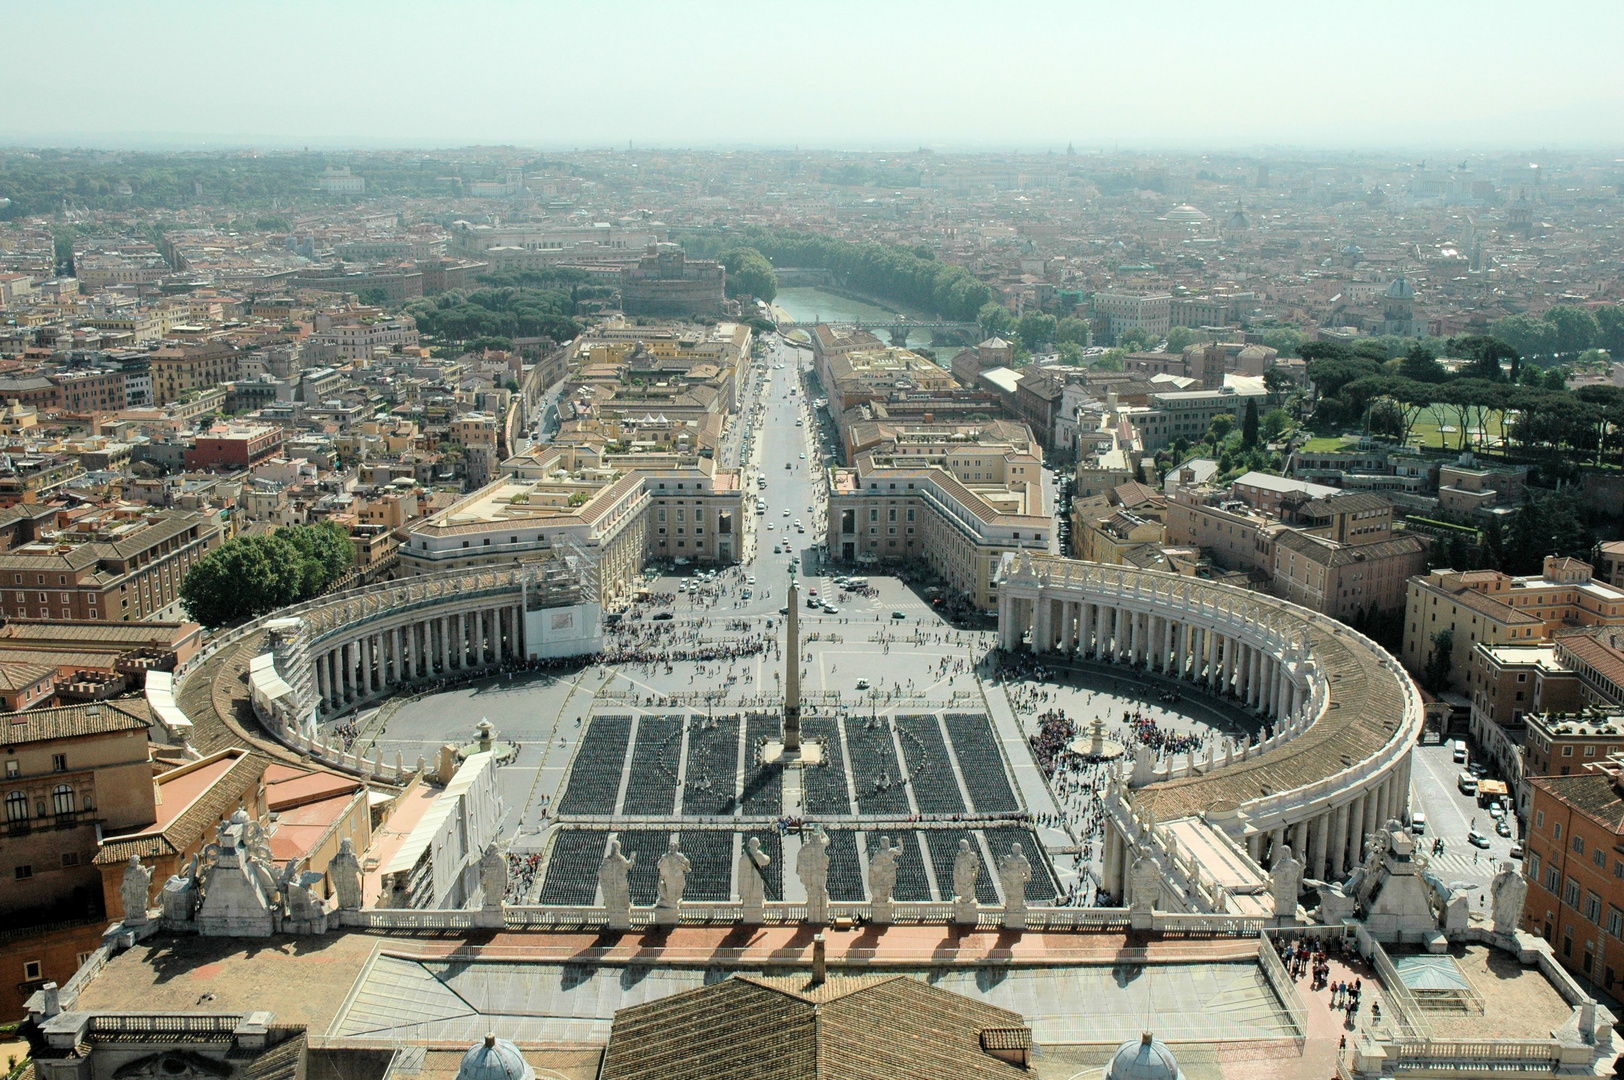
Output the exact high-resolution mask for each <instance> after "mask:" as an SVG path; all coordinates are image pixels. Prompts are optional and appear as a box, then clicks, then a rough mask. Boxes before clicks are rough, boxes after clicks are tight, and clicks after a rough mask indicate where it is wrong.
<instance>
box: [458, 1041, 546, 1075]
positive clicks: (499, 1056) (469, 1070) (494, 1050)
mask: <svg viewBox="0 0 1624 1080" xmlns="http://www.w3.org/2000/svg"><path fill="white" fill-rule="evenodd" d="M457 1080H536V1070H535V1069H532V1068H531V1067H530V1063H529V1062H527V1061H525V1059H524V1056H523V1055H522V1054H520V1053H519V1048H518V1047H517V1046H514V1045H513V1044H512V1043H510V1042H508V1041H507V1040H506V1039H498V1038H497V1037H496V1035H495V1034H494V1033H492V1034H489V1035H486V1036H485V1041H484V1042H482V1043H480V1044H479V1045H477V1046H475V1047H473V1048H472V1049H470V1050H469V1051H468V1052H467V1053H466V1054H464V1055H462V1064H461V1065H460V1066H459V1067H458V1068H457Z"/></svg>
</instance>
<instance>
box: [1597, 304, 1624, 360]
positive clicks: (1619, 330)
mask: <svg viewBox="0 0 1624 1080" xmlns="http://www.w3.org/2000/svg"><path fill="white" fill-rule="evenodd" d="M1596 344H1597V345H1598V346H1600V347H1601V348H1603V349H1606V350H1607V352H1608V355H1610V356H1612V357H1613V358H1614V359H1616V360H1624V307H1621V306H1620V305H1618V304H1604V305H1602V306H1601V307H1599V308H1597V309H1596Z"/></svg>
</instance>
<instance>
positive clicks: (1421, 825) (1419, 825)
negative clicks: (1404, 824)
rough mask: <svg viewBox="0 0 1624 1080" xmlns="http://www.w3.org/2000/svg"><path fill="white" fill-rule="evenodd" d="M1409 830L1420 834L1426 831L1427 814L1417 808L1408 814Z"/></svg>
mask: <svg viewBox="0 0 1624 1080" xmlns="http://www.w3.org/2000/svg"><path fill="white" fill-rule="evenodd" d="M1410 831H1411V832H1413V833H1415V834H1416V835H1418V836H1419V835H1420V834H1421V833H1424V832H1426V831H1427V815H1426V814H1424V813H1422V812H1421V811H1419V810H1417V811H1416V812H1415V813H1413V814H1411V815H1410Z"/></svg>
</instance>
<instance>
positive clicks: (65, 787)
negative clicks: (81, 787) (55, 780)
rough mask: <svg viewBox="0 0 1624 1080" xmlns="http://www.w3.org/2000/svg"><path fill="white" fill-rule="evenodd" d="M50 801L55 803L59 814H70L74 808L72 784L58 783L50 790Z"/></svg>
mask: <svg viewBox="0 0 1624 1080" xmlns="http://www.w3.org/2000/svg"><path fill="white" fill-rule="evenodd" d="M51 802H52V803H54V804H55V807H56V812H57V813H59V814H71V813H73V809H74V800H73V785H72V784H58V785H56V788H55V789H54V790H53V791H52V792H51Z"/></svg>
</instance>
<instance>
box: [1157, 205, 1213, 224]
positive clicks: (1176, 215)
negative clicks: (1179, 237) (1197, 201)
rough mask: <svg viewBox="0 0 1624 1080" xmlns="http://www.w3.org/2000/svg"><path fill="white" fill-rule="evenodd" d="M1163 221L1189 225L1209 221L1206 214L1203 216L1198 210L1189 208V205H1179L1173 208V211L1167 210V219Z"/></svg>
mask: <svg viewBox="0 0 1624 1080" xmlns="http://www.w3.org/2000/svg"><path fill="white" fill-rule="evenodd" d="M1163 220H1164V221H1183V222H1189V223H1190V224H1196V223H1199V222H1202V221H1209V220H1211V219H1210V218H1208V217H1207V215H1206V214H1203V213H1202V212H1201V211H1200V210H1197V209H1196V208H1195V207H1193V206H1191V205H1190V204H1189V203H1180V204H1179V205H1177V206H1175V207H1173V209H1171V210H1169V211H1168V212H1167V217H1166V218H1164V219H1163Z"/></svg>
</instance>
